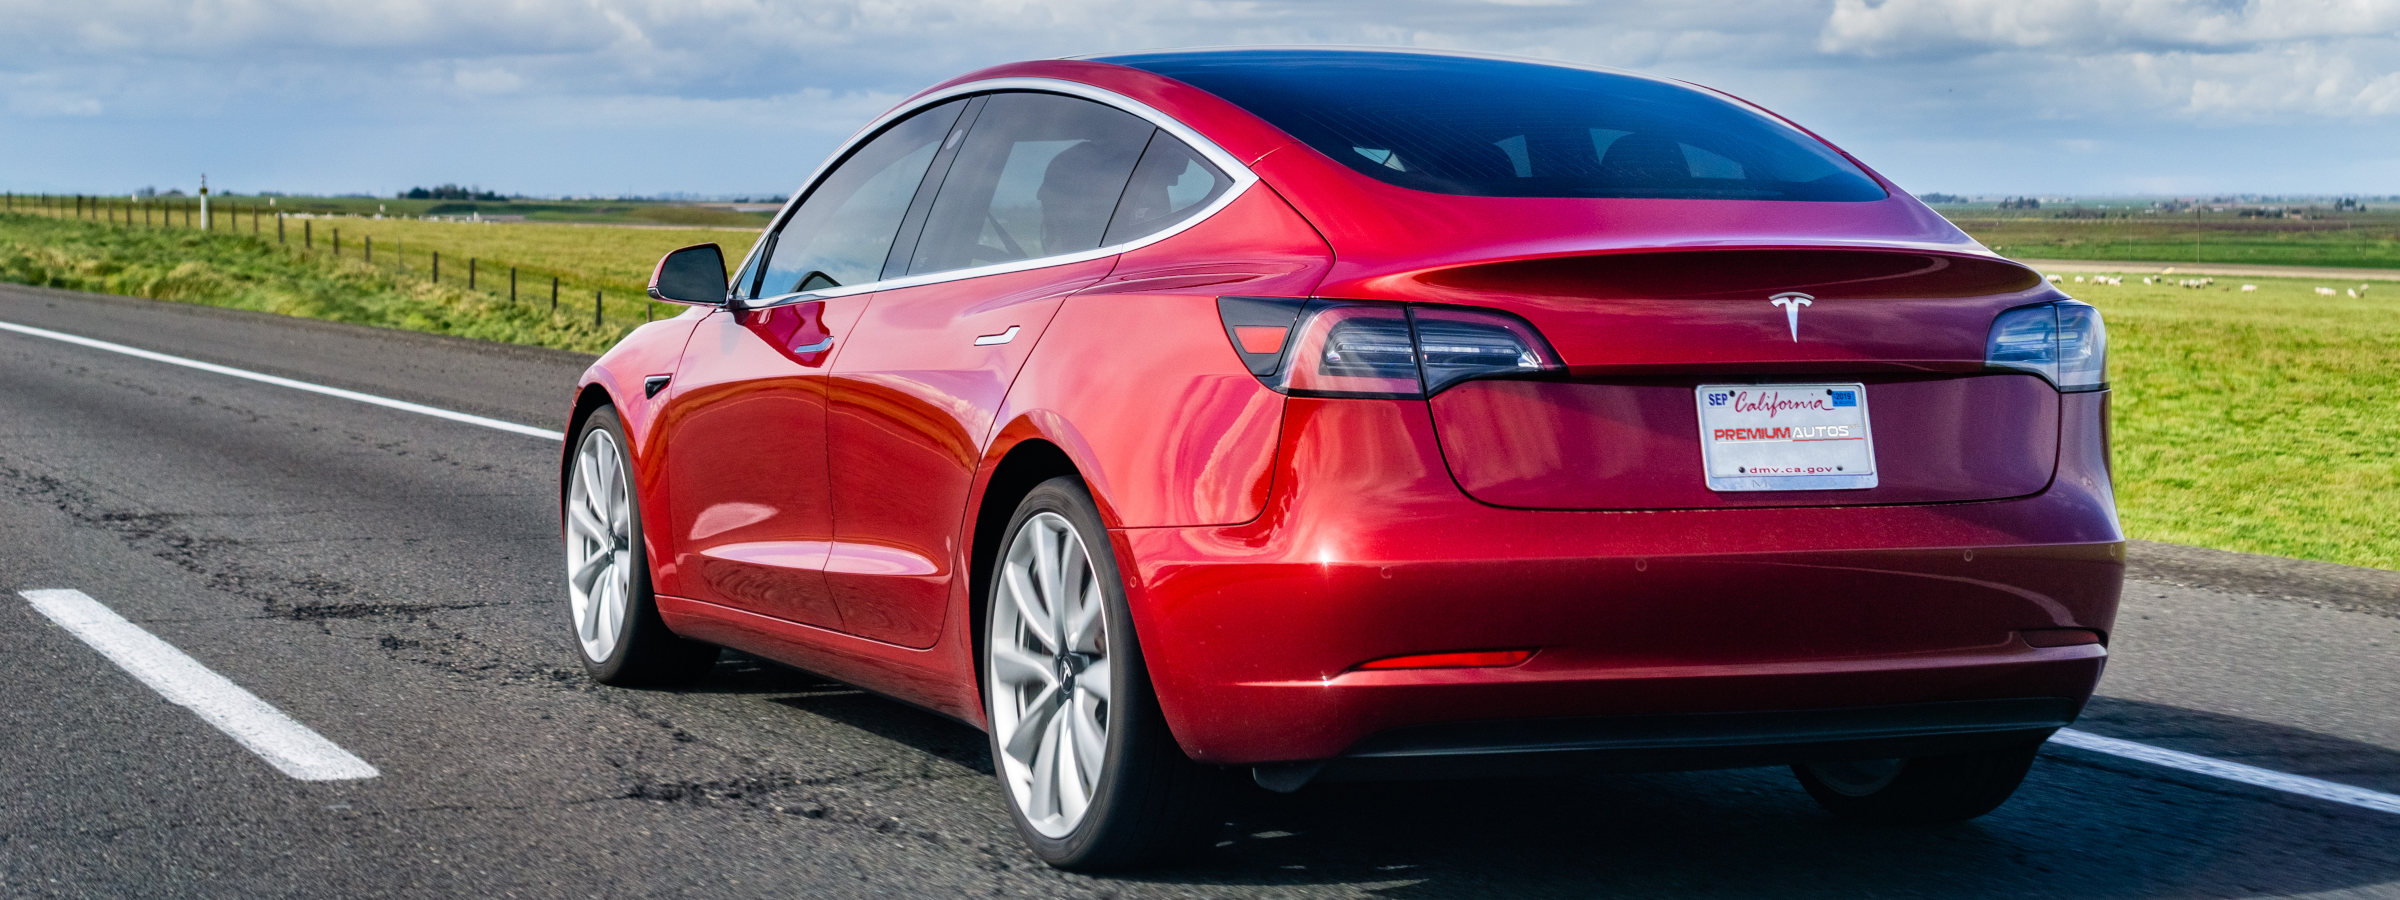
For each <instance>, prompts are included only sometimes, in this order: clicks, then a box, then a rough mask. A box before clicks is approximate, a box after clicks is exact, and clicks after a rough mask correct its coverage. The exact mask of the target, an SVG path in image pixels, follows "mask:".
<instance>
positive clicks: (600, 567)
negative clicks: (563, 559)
mask: <svg viewBox="0 0 2400 900" xmlns="http://www.w3.org/2000/svg"><path fill="white" fill-rule="evenodd" d="M624 459H625V456H624V454H623V453H622V452H620V451H619V450H618V448H617V439H616V437H615V436H614V435H611V434H610V433H609V431H608V429H605V428H594V429H592V430H591V432H590V433H588V434H586V435H584V438H583V445H582V446H580V447H578V448H576V450H575V471H574V473H573V474H572V476H571V477H570V478H569V479H568V484H567V595H568V598H569V599H570V601H571V602H572V607H573V611H574V615H575V639H576V641H577V642H578V643H580V644H582V645H583V655H584V658H585V659H589V660H592V661H593V662H600V661H603V660H606V659H608V658H609V656H610V654H612V653H614V652H616V647H617V638H618V636H619V635H621V634H623V633H624V632H625V609H626V600H627V598H628V596H629V595H630V594H631V592H632V588H633V540H634V537H633V534H632V530H633V529H632V525H633V513H632V508H631V504H632V497H631V496H630V492H629V491H628V490H627V489H626V485H625V466H624Z"/></svg>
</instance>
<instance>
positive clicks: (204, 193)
mask: <svg viewBox="0 0 2400 900" xmlns="http://www.w3.org/2000/svg"><path fill="white" fill-rule="evenodd" d="M200 230H201V231H207V230H208V173H206V172H202V173H200Z"/></svg>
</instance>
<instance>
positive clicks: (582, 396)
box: [558, 381, 633, 535]
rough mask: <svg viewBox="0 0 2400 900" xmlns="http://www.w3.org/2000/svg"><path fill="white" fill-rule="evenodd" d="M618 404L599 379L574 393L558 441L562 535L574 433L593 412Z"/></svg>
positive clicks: (559, 506) (581, 429)
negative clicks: (563, 430)
mask: <svg viewBox="0 0 2400 900" xmlns="http://www.w3.org/2000/svg"><path fill="white" fill-rule="evenodd" d="M616 405H617V404H616V398H614V397H611V396H610V395H609V393H608V388H606V387H604V386H602V385H601V384H600V383H599V382H597V381H594V382H589V383H586V384H585V385H584V386H583V388H582V389H581V390H578V391H576V392H575V406H574V408H573V409H572V410H571V411H569V412H568V413H567V430H566V436H565V437H564V438H561V439H560V440H559V442H558V528H559V533H560V534H562V535H563V534H565V533H566V528H567V478H568V477H569V475H570V473H571V470H572V469H573V468H574V465H575V435H577V434H578V433H581V432H582V431H583V423H584V422H586V421H589V420H590V419H591V418H592V413H595V412H599V411H600V410H601V409H603V408H606V407H613V406H616ZM618 415H620V416H622V415H624V414H623V413H621V412H620V413H618ZM632 451H633V448H631V447H627V448H626V452H628V453H630V452H632Z"/></svg>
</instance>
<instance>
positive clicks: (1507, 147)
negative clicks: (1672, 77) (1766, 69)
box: [1101, 50, 1885, 201]
mask: <svg viewBox="0 0 2400 900" xmlns="http://www.w3.org/2000/svg"><path fill="white" fill-rule="evenodd" d="M1101 61H1103V62H1111V63H1116V64H1118V65H1124V66H1131V67H1133V68H1137V69H1143V70H1147V71H1150V72H1155V73H1158V74H1160V75H1165V76H1167V77H1169V78H1174V79H1176V80H1178V81H1182V82H1184V83H1186V84H1190V85H1192V86H1194V87H1197V88H1200V89H1201V90H1204V91H1208V92H1209V93H1212V94H1215V95H1217V96H1219V97H1223V98H1225V99H1226V100H1228V101H1231V102H1232V103H1234V104H1235V105H1237V106H1240V107H1242V108H1243V109H1247V110H1249V111H1250V112H1252V113H1254V114H1256V115H1258V117H1259V118H1262V119H1265V120H1267V121H1268V122H1270V123H1272V124H1274V125H1275V126H1276V127H1278V128H1281V129H1283V130H1284V131H1287V132H1290V133H1291V134H1292V135H1293V136H1294V137H1297V138H1299V139H1300V140H1302V141H1305V142H1307V143H1308V144H1309V146H1312V147H1315V148H1317V150H1318V151H1320V152H1322V153H1324V154H1325V155H1326V156H1330V157H1333V158H1334V159H1336V160H1340V161H1341V162H1342V163H1343V164H1344V165H1347V166H1349V167H1351V168H1353V169H1357V170H1358V171H1360V172H1364V173H1366V174H1368V175H1372V176H1374V177H1376V178H1378V179H1381V180H1384V181H1388V182H1391V183H1392V184H1396V185H1400V186H1402V187H1408V188H1415V189H1417V190H1421V191H1433V192H1437V193H1444V194H1466V195H1470V196H1478V197H1656V198H1676V199H1695V200H1817V201H1866V200H1881V199H1883V198H1884V196H1885V195H1884V191H1883V188H1882V186H1880V185H1878V184H1876V183H1875V180H1874V179H1872V178H1869V177H1867V175H1866V173H1864V172H1861V171H1859V169H1858V167H1857V166H1854V165H1851V164H1850V161H1849V160H1847V159H1844V158H1843V157H1842V155H1841V154H1839V153H1836V152H1834V150H1833V149H1832V148H1830V147H1827V146H1825V145H1824V143H1822V142H1820V141H1818V140H1816V139H1815V138H1811V137H1809V136H1808V135H1806V134H1803V133H1801V132H1800V131H1799V130H1797V129H1794V128H1792V127H1791V126H1789V125H1785V124H1783V123H1782V122H1779V121H1777V120H1775V119H1773V118H1771V117H1768V116H1766V115H1764V114H1761V113H1759V112H1757V111H1755V110H1752V109H1750V108H1748V107H1746V106H1743V105H1741V104H1738V103H1734V102H1730V101H1728V100H1725V99H1723V98H1720V97H1717V96H1715V95H1712V94H1709V93H1707V92H1705V91H1700V90H1697V89H1694V88H1689V87H1684V86H1681V85H1676V84H1670V83H1667V82H1661V81H1653V80H1651V79H1647V78H1638V77H1634V76H1629V75H1616V74H1611V73H1607V72H1594V71H1589V70H1584V69H1571V68H1565V67H1561V66H1547V65H1541V64H1539V63H1529V62H1514V61H1509V60H1494V59H1476V58H1471V57H1447V56H1420V55H1414V54H1404V53H1374V52H1358V51H1347V52H1345V51H1306V50H1300V51H1294V50H1260V51H1238V52H1217V53H1157V54H1142V55H1133V56H1118V57H1104V58H1102V60H1101Z"/></svg>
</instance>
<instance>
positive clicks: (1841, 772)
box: [1792, 741, 2042, 825]
mask: <svg viewBox="0 0 2400 900" xmlns="http://www.w3.org/2000/svg"><path fill="white" fill-rule="evenodd" d="M2041 749H2042V742H2040V741H2034V742H2031V743H2028V744H2024V745H2022V746H2017V747H2007V748H2003V749H1999V750H1987V751H1983V752H1980V753H1960V754H1956V755H1951V756H1920V757H1915V758H1912V759H1873V760H1850V761H1844V762H1827V763H1797V764H1794V765H1793V766H1792V774H1793V775H1796V776H1799V778H1800V786H1801V787H1803V788H1806V789H1807V790H1808V795H1809V796H1810V797H1813V798H1816V801H1817V805H1819V806H1822V807H1824V808H1825V809H1826V811H1828V812H1831V813H1833V814H1834V815H1837V816H1840V817H1842V818H1845V819H1850V820H1853V821H1858V822H1868V823H1873V824H1881V825H1936V824H1942V823H1947V822H1963V821H1966V820H1968V819H1972V818H1975V817H1976V816H1980V815H1983V814H1984V813H1988V812H1991V811H1992V810H1995V809H1998V808H2000V804H2002V803H2006V802H2008V798H2009V796H2010V795H2011V794H2014V793H2016V791H2017V785H2019V784H2021V783H2023V782H2024V781H2025V773H2026V772H2027V771H2028V770H2030V769H2032V768H2033V757H2034V755H2035V754H2037V753H2039V752H2041Z"/></svg>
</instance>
